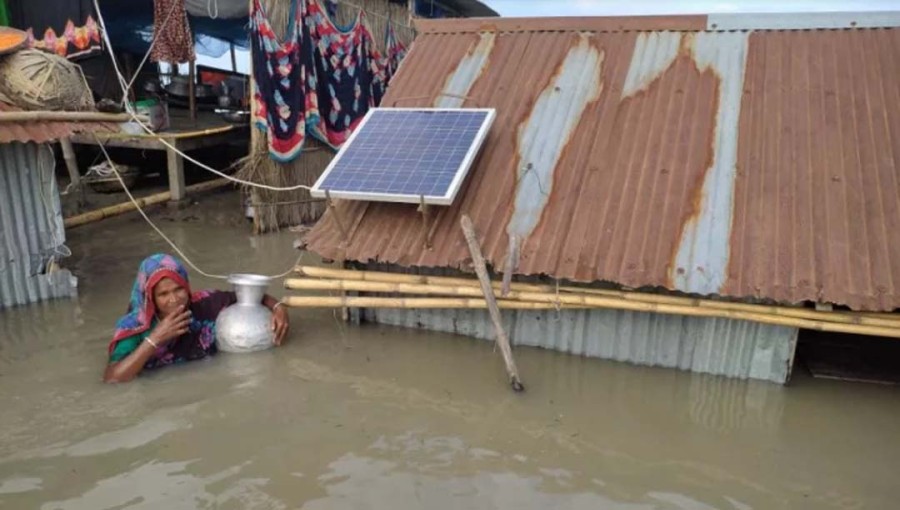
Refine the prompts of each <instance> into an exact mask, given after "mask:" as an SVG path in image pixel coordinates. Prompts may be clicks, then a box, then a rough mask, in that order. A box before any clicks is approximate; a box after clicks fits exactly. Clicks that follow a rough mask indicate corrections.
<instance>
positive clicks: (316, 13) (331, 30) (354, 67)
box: [304, 1, 384, 148]
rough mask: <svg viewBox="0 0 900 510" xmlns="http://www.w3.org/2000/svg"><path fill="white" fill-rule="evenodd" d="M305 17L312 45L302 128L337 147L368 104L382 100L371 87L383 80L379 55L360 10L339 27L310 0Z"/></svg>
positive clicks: (347, 136) (348, 135)
mask: <svg viewBox="0 0 900 510" xmlns="http://www.w3.org/2000/svg"><path fill="white" fill-rule="evenodd" d="M308 9H309V10H308V12H307V15H306V17H305V18H304V19H305V20H306V27H305V28H306V31H308V32H309V33H310V34H311V36H312V40H313V41H314V45H313V52H312V58H313V66H312V67H313V69H314V73H315V74H314V75H313V76H312V77H311V78H312V79H311V80H308V86H309V88H310V90H311V91H314V95H313V97H312V98H311V99H312V100H311V101H310V102H309V103H310V111H309V112H308V117H307V119H306V128H307V130H309V131H310V133H312V134H313V135H315V137H316V138H318V139H319V140H321V141H323V142H325V143H327V144H328V145H330V146H331V147H334V148H337V147H340V146H341V145H342V144H343V143H344V142H345V141H347V139H348V138H349V137H350V134H351V133H352V132H353V129H354V128H355V127H356V125H357V124H358V123H359V122H360V121H361V120H362V118H363V116H365V114H366V112H368V111H369V108H370V107H372V106H376V105H377V104H378V102H379V101H380V99H381V94H377V93H376V91H375V90H374V89H376V88H378V87H375V85H376V83H377V82H378V81H383V80H384V77H383V73H384V69H383V68H382V66H381V55H380V54H379V53H378V51H377V50H376V49H375V44H374V40H373V39H372V34H371V33H369V30H368V28H366V25H365V17H364V16H365V15H364V14H363V12H362V11H360V13H359V16H358V17H357V19H356V22H355V23H354V24H353V25H352V27H350V28H348V29H346V30H344V31H342V30H341V29H339V28H338V27H337V26H336V25H335V24H334V23H333V22H332V21H331V19H330V18H329V17H328V14H327V13H326V12H325V11H323V10H322V9H321V7H320V6H319V4H318V3H317V2H315V1H312V2H310V3H309V7H308ZM379 90H380V89H379Z"/></svg>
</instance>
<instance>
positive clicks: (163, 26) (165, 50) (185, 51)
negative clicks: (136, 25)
mask: <svg viewBox="0 0 900 510" xmlns="http://www.w3.org/2000/svg"><path fill="white" fill-rule="evenodd" d="M153 39H154V40H155V41H156V43H155V44H154V45H153V49H152V50H151V52H150V60H152V61H153V62H169V63H171V64H180V63H183V62H193V61H194V59H195V58H196V57H195V55H194V36H193V34H192V33H191V26H190V24H189V23H188V17H187V11H186V10H185V9H184V0H154V1H153Z"/></svg>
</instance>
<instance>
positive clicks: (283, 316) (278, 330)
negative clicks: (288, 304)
mask: <svg viewBox="0 0 900 510" xmlns="http://www.w3.org/2000/svg"><path fill="white" fill-rule="evenodd" d="M290 329H291V325H290V319H288V314H287V311H285V309H284V306H283V305H282V306H276V307H275V309H274V310H272V331H274V332H275V345H281V343H282V342H283V341H284V338H285V337H286V336H287V334H288V331H289V330H290Z"/></svg>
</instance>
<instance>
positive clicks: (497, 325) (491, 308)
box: [459, 214, 525, 391]
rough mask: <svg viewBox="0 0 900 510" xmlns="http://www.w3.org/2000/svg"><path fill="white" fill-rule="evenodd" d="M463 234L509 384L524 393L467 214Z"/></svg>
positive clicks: (462, 223) (462, 220) (482, 258)
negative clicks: (492, 324) (485, 302)
mask: <svg viewBox="0 0 900 510" xmlns="http://www.w3.org/2000/svg"><path fill="white" fill-rule="evenodd" d="M459 224H460V227H462V231H463V234H464V235H465V237H466V243H468V245H469V253H471V254H472V265H473V266H474V267H475V273H476V274H477V275H478V280H479V281H480V282H481V292H482V293H483V294H484V299H485V300H486V301H487V307H488V313H489V314H490V316H491V322H493V323H494V332H495V333H496V336H497V338H496V340H497V345H499V346H500V353H501V354H502V355H503V362H504V363H505V364H506V373H507V374H508V375H509V383H510V384H511V385H512V388H513V390H514V391H523V390H525V386H523V385H522V380H521V379H520V378H519V369H518V368H517V367H516V361H515V360H514V359H513V356H512V348H510V346H509V337H508V336H507V335H506V330H505V329H504V328H503V317H501V316H500V308H499V307H498V306H497V299H496V298H495V297H494V289H493V287H491V279H490V276H489V275H488V272H487V264H485V262H484V256H483V255H482V254H481V246H479V245H478V237H477V236H476V234H475V226H474V225H472V220H471V219H469V216H468V215H467V214H463V215H462V218H460V221H459Z"/></svg>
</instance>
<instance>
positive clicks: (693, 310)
mask: <svg viewBox="0 0 900 510" xmlns="http://www.w3.org/2000/svg"><path fill="white" fill-rule="evenodd" d="M285 286H286V287H287V288H289V289H295V290H296V289H302V290H343V291H360V292H396V293H402V294H431V295H445V296H461V297H478V296H481V295H482V291H481V290H480V289H479V288H477V287H472V286H470V285H459V286H441V285H432V284H420V283H387V282H370V281H359V280H357V281H348V280H344V281H340V280H312V279H297V278H292V279H288V280H286V281H285ZM506 299H509V300H521V301H532V302H537V303H552V304H559V305H571V306H582V307H585V308H609V309H619V310H629V311H635V312H651V313H664V314H674V315H688V316H693V317H718V318H725V319H738V320H748V321H755V322H761V323H763V324H772V325H777V326H790V327H797V328H804V329H812V330H817V331H830V332H835V333H853V334H860V335H873V336H887V337H892V338H900V325H897V324H891V325H888V326H877V325H868V324H847V323H841V322H831V321H827V320H824V319H808V318H799V317H786V316H781V315H777V314H772V313H765V312H748V311H743V310H728V309H723V308H713V307H704V306H700V305H699V304H694V305H674V304H666V303H650V302H644V301H633V300H628V299H623V298H621V297H612V296H595V295H587V294H574V293H559V294H553V293H548V292H527V291H519V290H511V291H510V293H509V295H508V296H507V297H506ZM812 313H818V314H822V315H826V316H827V315H832V314H833V313H836V312H832V314H827V313H826V312H812Z"/></svg>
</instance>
